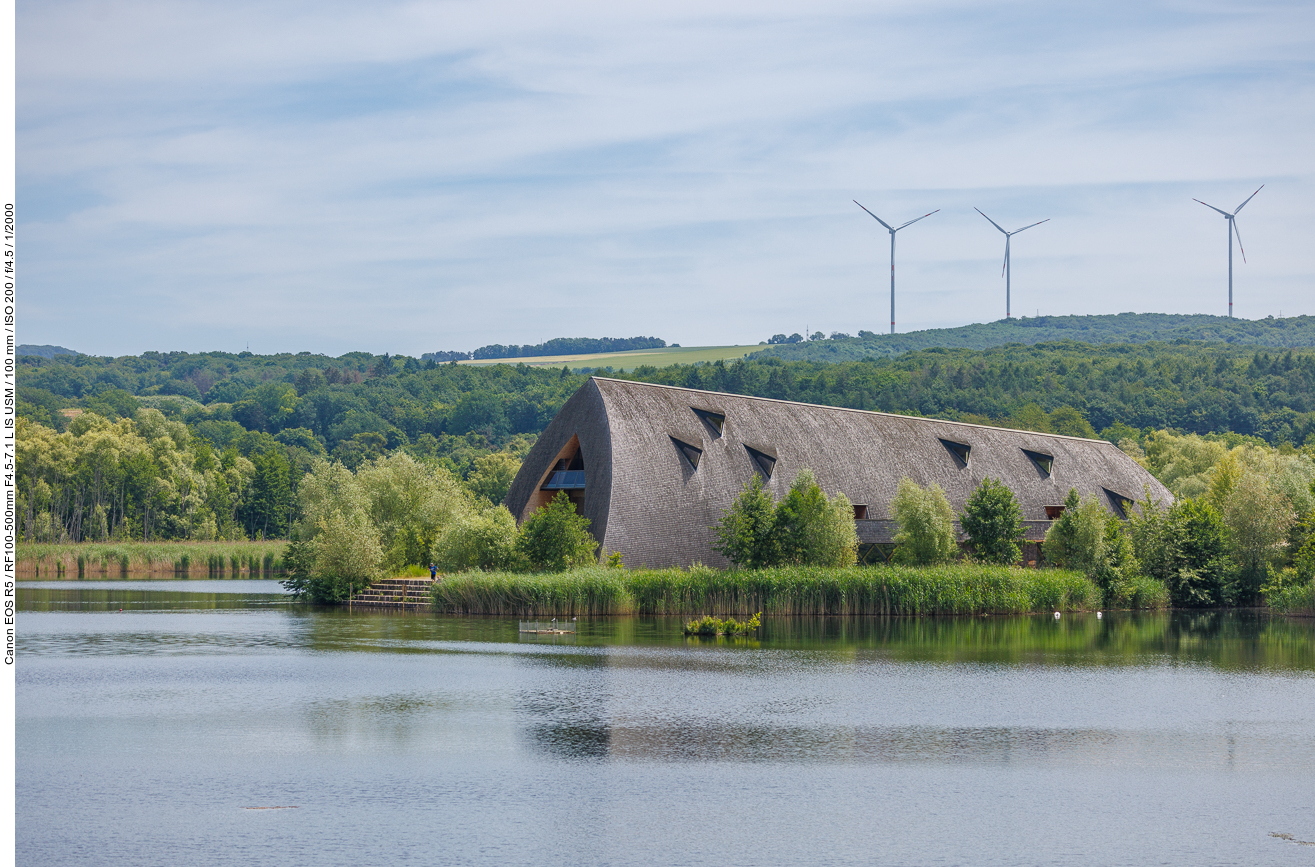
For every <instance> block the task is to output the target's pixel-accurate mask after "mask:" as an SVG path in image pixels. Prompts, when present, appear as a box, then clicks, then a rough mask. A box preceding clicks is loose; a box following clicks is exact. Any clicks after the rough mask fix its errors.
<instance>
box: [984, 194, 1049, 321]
mask: <svg viewBox="0 0 1315 867" xmlns="http://www.w3.org/2000/svg"><path fill="white" fill-rule="evenodd" d="M973 210H974V211H976V212H977V213H979V214H982V209H981V208H973ZM982 216H983V217H986V214H982ZM986 222H988V223H990V224H991V225H992V226H995V227H996V228H997V229H1000V231H1001V232H1004V236H1005V264H1004V267H1003V268H1001V269H1000V276H1002V277H1004V278H1005V319H1008V318H1009V282H1010V280H1011V279H1012V277H1011V275H1010V271H1009V239H1010V238H1012V237H1013V236H1014V235H1017V234H1018V233H1019V232H1022V231H1025V230H1027V229H1030V228H1032V226H1039V225H1041V223H1049V222H1050V218H1049V217H1046V218H1045V219H1044V220H1042V221H1041V222H1039V223H1032V225H1030V226H1024V227H1023V228H1022V229H1014V230H1013V231H1012V232H1005V230H1004V229H1001V228H1000V224H999V223H997V222H996V221H995V220H992V219H991V218H990V217H986Z"/></svg>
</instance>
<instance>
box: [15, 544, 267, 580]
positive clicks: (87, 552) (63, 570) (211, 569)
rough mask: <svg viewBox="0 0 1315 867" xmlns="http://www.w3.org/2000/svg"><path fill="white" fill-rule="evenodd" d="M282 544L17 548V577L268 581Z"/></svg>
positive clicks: (20, 546)
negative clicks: (136, 577) (134, 577)
mask: <svg viewBox="0 0 1315 867" xmlns="http://www.w3.org/2000/svg"><path fill="white" fill-rule="evenodd" d="M286 545H287V543H286V542H281V541H270V542H105V543H99V542H83V543H80V544H74V543H66V544H23V543H20V544H19V545H18V566H17V574H18V577H20V578H45V579H59V578H126V577H128V576H129V575H150V576H154V577H171V578H172V577H177V578H272V577H275V576H278V575H282V574H283V549H284V547H285V546H286Z"/></svg>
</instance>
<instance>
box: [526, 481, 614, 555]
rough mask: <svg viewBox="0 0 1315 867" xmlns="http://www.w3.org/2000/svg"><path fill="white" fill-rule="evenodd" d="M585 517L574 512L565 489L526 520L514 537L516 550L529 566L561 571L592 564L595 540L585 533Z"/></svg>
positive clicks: (586, 528) (586, 524)
mask: <svg viewBox="0 0 1315 867" xmlns="http://www.w3.org/2000/svg"><path fill="white" fill-rule="evenodd" d="M589 523H590V522H589V519H588V518H585V517H583V516H582V515H577V514H576V513H575V504H574V503H572V502H571V499H570V497H568V496H567V494H566V492H565V491H558V492H557V496H555V497H553V498H552V500H550V501H549V503H548V505H546V506H544V507H543V508H542V509H539V510H538V511H537V512H535V513H534V514H533V515H531V516H530V517H529V518H527V519H526V521H525V523H524V524H523V525H522V526H521V532H520V536H519V537H518V538H517V539H516V551H517V553H519V554H520V555H521V556H523V557H524V558H525V560H526V561H527V562H528V563H529V565H530V566H531V567H532V568H535V569H542V570H545V571H549V572H561V571H563V570H565V569H569V568H571V567H572V566H586V565H593V564H595V563H596V562H597V558H596V557H595V556H594V551H595V550H597V548H598V543H597V542H596V541H594V537H593V536H591V535H590V534H589Z"/></svg>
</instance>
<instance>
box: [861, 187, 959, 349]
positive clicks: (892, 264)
mask: <svg viewBox="0 0 1315 867" xmlns="http://www.w3.org/2000/svg"><path fill="white" fill-rule="evenodd" d="M854 204H856V205H858V206H859V207H860V208H863V206H862V205H859V203H858V200H857V199H855V200H854ZM863 210H865V211H868V209H867V208H863ZM939 210H940V208H937V209H936V211H939ZM936 211H932V212H931V214H934V213H936ZM931 214H923V215H922V216H921V217H918V218H916V219H913V220H909V221H908V222H907V223H905V224H903V225H902V226H895V227H894V228H891V225H890V223H887V222H886V221H885V220H883V219H881V218H880V217H878V216H877V215H876V214H874V213H872V212H871V211H868V216H869V217H871V218H872V219H874V220H876V221H877V222H878V223H880V224H881V225H883V226H885V227H886V231H887V232H890V333H891V334H894V333H895V233H896V232H898V231H899V230H900V229H903V228H906V227H908V226H912V225H913V224H914V223H916V222H918V220H925V219H927V218H928V217H930V216H931Z"/></svg>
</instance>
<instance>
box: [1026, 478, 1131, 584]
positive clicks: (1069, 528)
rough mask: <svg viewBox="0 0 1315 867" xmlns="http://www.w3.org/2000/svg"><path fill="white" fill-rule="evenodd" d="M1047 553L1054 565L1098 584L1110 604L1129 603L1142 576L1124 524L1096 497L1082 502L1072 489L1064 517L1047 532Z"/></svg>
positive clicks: (1067, 499) (1066, 503) (1066, 499)
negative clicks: (1133, 587) (1134, 584)
mask: <svg viewBox="0 0 1315 867" xmlns="http://www.w3.org/2000/svg"><path fill="white" fill-rule="evenodd" d="M1045 552H1046V558H1047V559H1048V560H1050V561H1051V562H1052V563H1055V564H1057V565H1060V566H1064V567H1067V568H1069V569H1077V570H1079V571H1081V572H1082V573H1084V574H1085V575H1086V576H1087V577H1088V578H1090V579H1091V580H1092V581H1094V582H1096V586H1097V587H1099V588H1100V589H1101V592H1102V593H1104V594H1105V598H1106V600H1107V603H1109V604H1121V603H1122V602H1124V601H1126V599H1127V597H1128V594H1129V593H1130V592H1132V581H1133V579H1134V578H1135V577H1136V576H1138V575H1140V574H1141V565H1140V564H1139V563H1138V561H1137V555H1136V552H1135V550H1134V548H1133V544H1132V541H1131V539H1129V537H1128V535H1127V533H1125V532H1124V527H1123V522H1122V521H1120V520H1119V519H1118V518H1116V517H1115V516H1114V515H1112V514H1111V513H1109V512H1108V511H1106V510H1105V508H1104V507H1103V506H1101V504H1100V501H1099V500H1097V499H1096V498H1095V497H1094V496H1092V497H1088V498H1087V499H1085V500H1082V499H1080V498H1079V497H1078V492H1077V491H1075V490H1072V489H1070V490H1069V492H1068V496H1067V497H1066V498H1065V499H1064V513H1063V514H1062V515H1060V516H1059V519H1058V520H1057V521H1055V523H1054V524H1052V525H1051V526H1050V529H1049V530H1047V531H1046V541H1045ZM1135 607H1144V606H1135Z"/></svg>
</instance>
